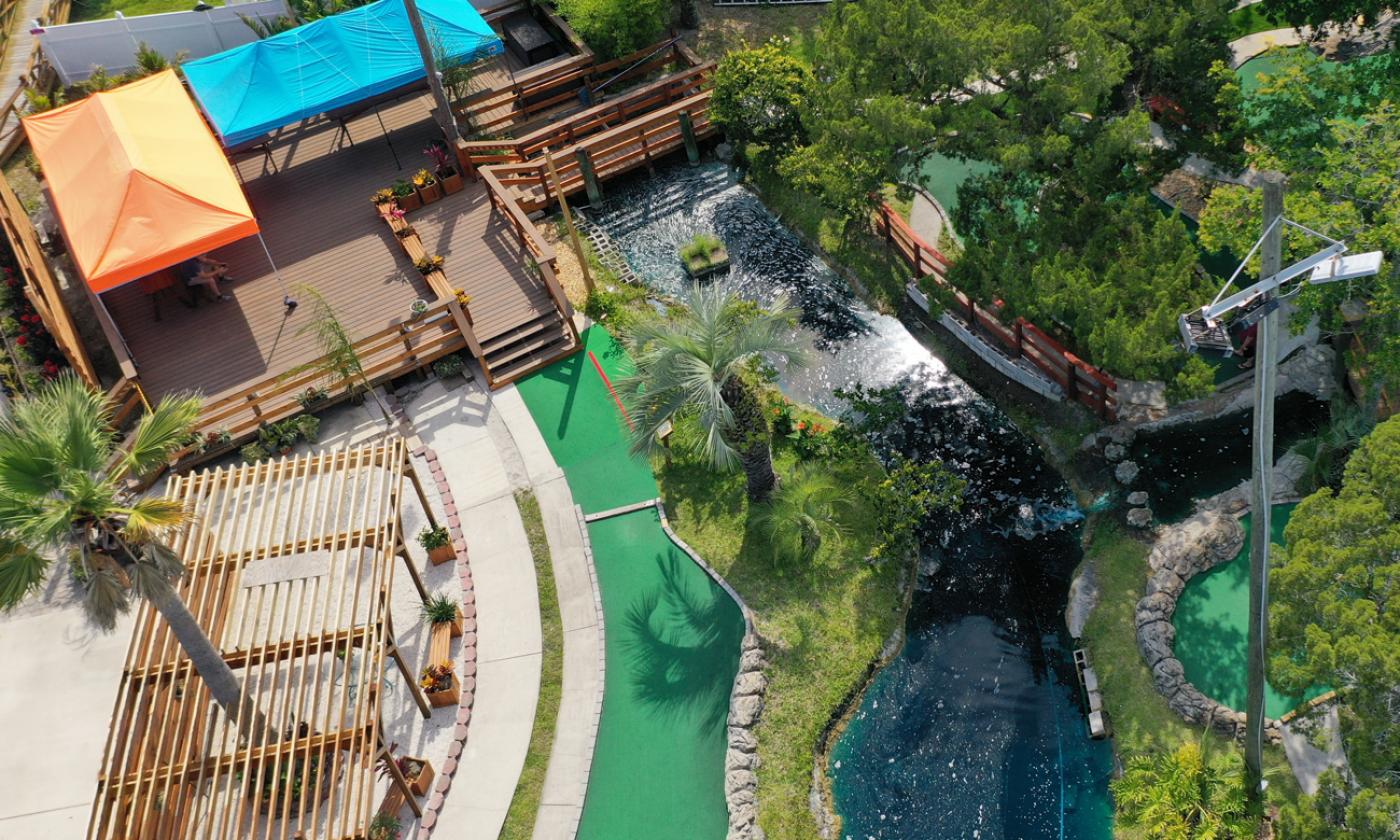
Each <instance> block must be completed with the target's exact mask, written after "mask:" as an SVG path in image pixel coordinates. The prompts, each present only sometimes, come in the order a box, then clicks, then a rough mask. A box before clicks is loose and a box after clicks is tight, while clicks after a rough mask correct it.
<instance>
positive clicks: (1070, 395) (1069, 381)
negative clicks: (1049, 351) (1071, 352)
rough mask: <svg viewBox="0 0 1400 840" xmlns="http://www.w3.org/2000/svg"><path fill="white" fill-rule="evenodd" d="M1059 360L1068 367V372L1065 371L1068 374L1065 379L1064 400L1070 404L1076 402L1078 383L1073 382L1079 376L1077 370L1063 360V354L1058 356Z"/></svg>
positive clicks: (1066, 360)
mask: <svg viewBox="0 0 1400 840" xmlns="http://www.w3.org/2000/svg"><path fill="white" fill-rule="evenodd" d="M1060 360H1061V361H1063V362H1064V363H1065V364H1067V365H1069V368H1068V370H1066V371H1065V372H1066V373H1067V374H1069V375H1068V376H1066V377H1065V399H1067V400H1069V401H1070V402H1078V397H1079V383H1078V382H1076V381H1075V378H1076V377H1077V376H1078V375H1079V368H1078V367H1076V366H1075V364H1074V363H1073V362H1071V361H1070V360H1069V359H1067V358H1065V355H1064V354H1063V353H1061V354H1060Z"/></svg>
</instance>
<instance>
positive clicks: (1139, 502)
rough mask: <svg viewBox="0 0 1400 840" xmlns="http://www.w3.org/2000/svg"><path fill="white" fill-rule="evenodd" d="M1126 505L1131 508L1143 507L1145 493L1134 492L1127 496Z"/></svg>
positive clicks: (1145, 499) (1145, 500)
mask: <svg viewBox="0 0 1400 840" xmlns="http://www.w3.org/2000/svg"><path fill="white" fill-rule="evenodd" d="M1128 504H1130V505H1132V506H1133V507H1143V506H1145V505H1146V504H1147V491H1146V490H1134V491H1133V492H1131V493H1129V494H1128Z"/></svg>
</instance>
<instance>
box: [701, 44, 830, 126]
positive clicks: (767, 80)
mask: <svg viewBox="0 0 1400 840" xmlns="http://www.w3.org/2000/svg"><path fill="white" fill-rule="evenodd" d="M810 86H811V73H810V71H809V69H808V67H807V65H805V64H803V63H802V62H801V61H799V60H798V59H797V58H795V57H793V56H791V55H789V54H788V53H786V52H784V51H783V48H782V46H781V45H780V44H779V43H776V42H774V41H769V42H768V43H766V44H764V45H762V46H760V47H755V48H754V49H751V50H738V51H737V52H732V53H729V54H728V55H726V56H725V57H724V58H722V59H720V62H719V65H718V66H717V67H716V68H715V82H714V88H713V92H712V94H711V100H710V116H711V118H712V119H713V120H714V121H715V123H716V124H717V125H719V126H720V127H722V128H723V129H724V132H725V136H726V137H728V138H729V139H730V140H732V141H734V142H737V143H760V144H762V145H764V146H768V147H771V148H774V149H786V148H788V147H789V146H792V145H794V144H796V143H800V142H802V141H803V140H804V139H805V132H804V131H803V128H802V109H803V107H804V106H805V105H806V100H807V96H808V91H809V88H810Z"/></svg>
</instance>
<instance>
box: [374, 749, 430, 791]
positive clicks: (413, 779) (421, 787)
mask: <svg viewBox="0 0 1400 840" xmlns="http://www.w3.org/2000/svg"><path fill="white" fill-rule="evenodd" d="M398 748H399V744H398V742H397V741H395V742H394V743H392V744H390V745H389V751H388V754H387V755H385V756H382V757H381V758H380V759H379V767H378V770H377V771H376V775H378V776H379V778H381V779H388V778H392V777H393V771H392V770H391V769H390V765H391V762H392V766H394V767H398V768H399V773H401V774H403V777H404V781H406V782H408V789H409V790H410V791H412V792H413V795H414V796H427V795H428V791H429V790H431V789H432V784H433V776H434V775H435V774H434V772H433V765H432V763H431V762H429V761H428V759H426V758H418V757H417V756H412V755H400V756H395V755H394V751H395V750H397V749H398Z"/></svg>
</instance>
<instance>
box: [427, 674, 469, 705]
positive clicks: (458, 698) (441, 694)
mask: <svg viewBox="0 0 1400 840" xmlns="http://www.w3.org/2000/svg"><path fill="white" fill-rule="evenodd" d="M427 694H428V703H429V704H430V705H431V706H432V707H433V708H435V709H441V708H443V707H444V706H455V705H457V704H458V703H460V702H462V681H461V680H460V679H458V678H457V671H456V669H455V668H454V669H453V671H452V685H451V686H450V687H449V688H446V689H444V690H442V691H429V692H427Z"/></svg>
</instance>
